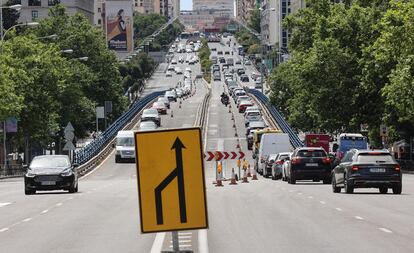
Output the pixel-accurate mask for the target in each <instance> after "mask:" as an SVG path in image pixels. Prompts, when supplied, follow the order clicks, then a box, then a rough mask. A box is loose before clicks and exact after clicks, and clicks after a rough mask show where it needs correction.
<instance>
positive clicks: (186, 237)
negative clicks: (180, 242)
mask: <svg viewBox="0 0 414 253" xmlns="http://www.w3.org/2000/svg"><path fill="white" fill-rule="evenodd" d="M191 237H192V236H191V235H178V239H188V238H191Z"/></svg>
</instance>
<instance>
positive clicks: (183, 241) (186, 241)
mask: <svg viewBox="0 0 414 253" xmlns="http://www.w3.org/2000/svg"><path fill="white" fill-rule="evenodd" d="M178 242H179V243H189V242H191V240H178ZM170 243H173V241H170Z"/></svg>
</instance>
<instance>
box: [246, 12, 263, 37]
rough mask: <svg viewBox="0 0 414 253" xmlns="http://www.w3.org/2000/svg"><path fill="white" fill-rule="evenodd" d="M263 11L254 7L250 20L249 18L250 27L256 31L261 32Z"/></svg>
mask: <svg viewBox="0 0 414 253" xmlns="http://www.w3.org/2000/svg"><path fill="white" fill-rule="evenodd" d="M261 15H262V14H261V11H260V10H259V9H254V10H252V11H251V12H250V20H249V24H248V25H249V27H250V28H251V29H253V30H255V31H256V32H258V33H260V31H261V28H260V19H261Z"/></svg>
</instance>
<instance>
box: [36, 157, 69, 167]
mask: <svg viewBox="0 0 414 253" xmlns="http://www.w3.org/2000/svg"><path fill="white" fill-rule="evenodd" d="M69 166H70V161H69V159H68V157H66V156H37V157H35V158H34V159H33V161H32V162H31V163H30V168H32V169H35V168H66V167H69Z"/></svg>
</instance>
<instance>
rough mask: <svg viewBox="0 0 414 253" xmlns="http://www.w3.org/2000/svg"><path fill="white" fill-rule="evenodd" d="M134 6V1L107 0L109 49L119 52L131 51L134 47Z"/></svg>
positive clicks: (107, 38)
mask: <svg viewBox="0 0 414 253" xmlns="http://www.w3.org/2000/svg"><path fill="white" fill-rule="evenodd" d="M132 7H133V3H132V1H116V0H112V1H111V0H107V1H106V3H105V16H106V18H105V19H106V40H107V42H108V48H109V49H111V50H114V51H117V52H131V51H132V50H133V49H134V41H133V18H132Z"/></svg>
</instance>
